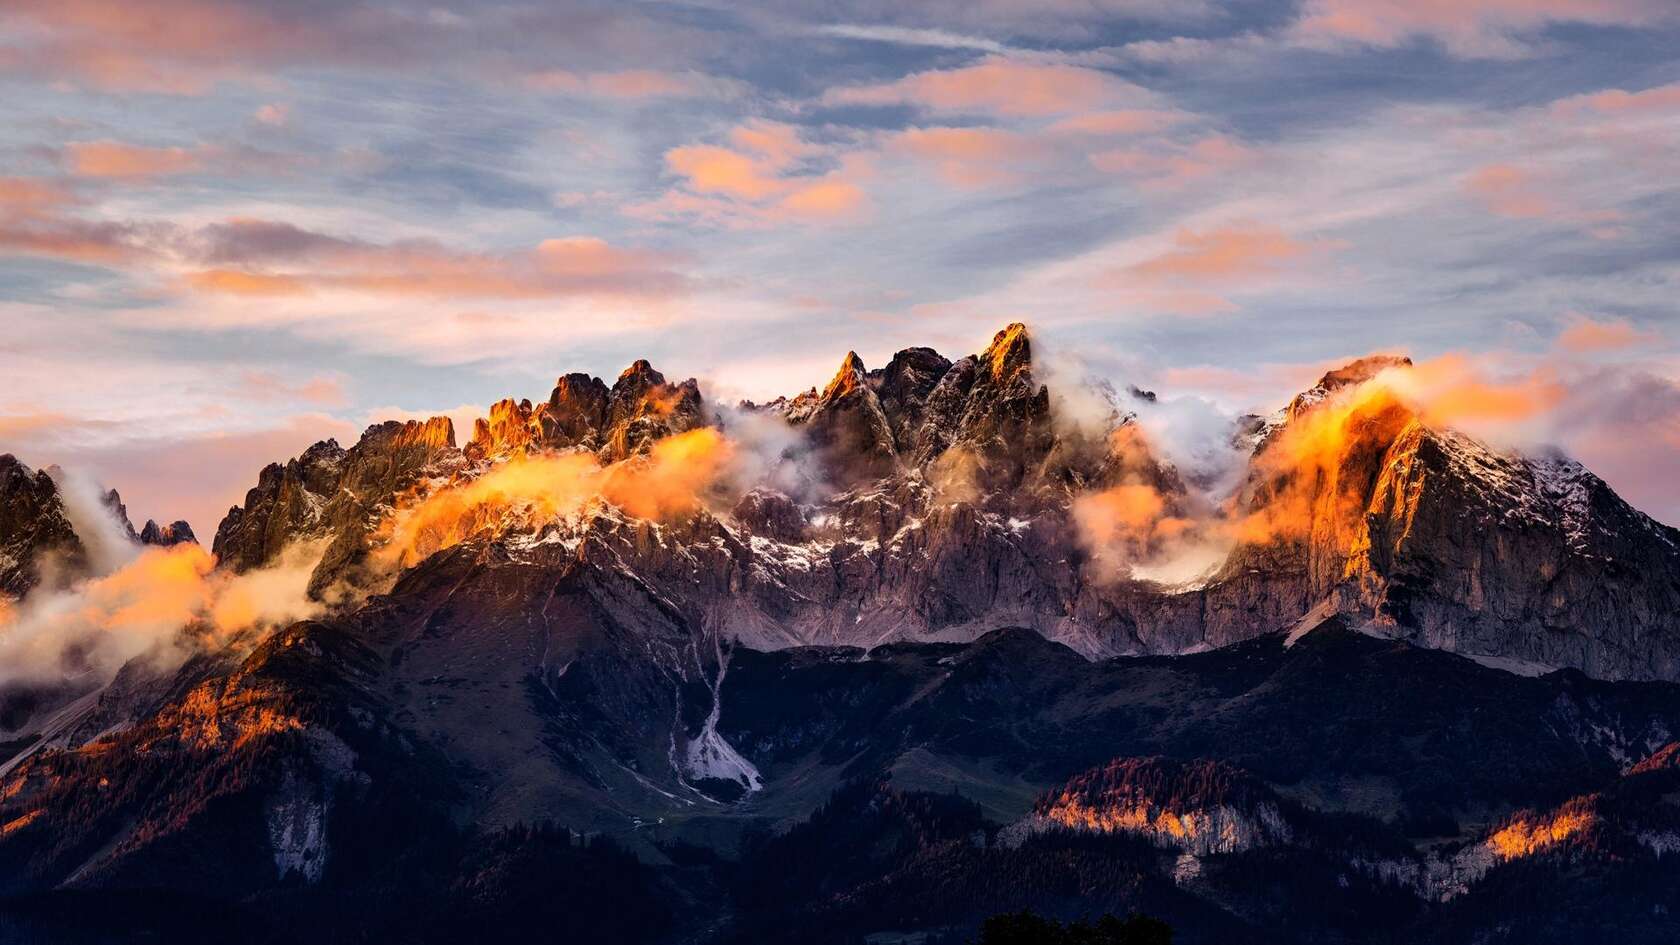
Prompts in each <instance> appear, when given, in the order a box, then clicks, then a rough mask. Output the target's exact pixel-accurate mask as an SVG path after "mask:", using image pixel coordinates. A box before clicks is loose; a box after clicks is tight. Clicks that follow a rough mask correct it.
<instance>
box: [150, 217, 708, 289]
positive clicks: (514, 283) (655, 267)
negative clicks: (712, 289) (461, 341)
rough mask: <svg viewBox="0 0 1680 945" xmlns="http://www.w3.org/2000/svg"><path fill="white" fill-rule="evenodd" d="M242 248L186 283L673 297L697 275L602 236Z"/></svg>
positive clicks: (306, 237) (307, 236)
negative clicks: (524, 245)
mask: <svg viewBox="0 0 1680 945" xmlns="http://www.w3.org/2000/svg"><path fill="white" fill-rule="evenodd" d="M256 225H257V226H263V227H266V225H264V224H256ZM274 232H276V233H278V232H279V231H274ZM293 239H295V240H296V242H291V240H293ZM259 242H260V240H259ZM211 246H212V248H211V250H210V252H209V254H208V255H207V256H206V258H207V259H212V260H214V259H217V258H227V256H228V252H229V248H228V247H227V246H225V245H222V246H217V245H216V241H215V240H214V239H213V240H212V243H211ZM234 255H236V256H237V257H238V258H239V259H240V261H242V262H243V263H245V267H241V268H231V269H230V268H220V267H218V268H212V269H204V270H197V271H190V272H187V273H185V275H184V277H183V280H184V284H185V285H186V286H187V287H189V288H192V289H195V290H198V291H202V292H210V293H219V294H227V295H247V296H274V295H299V294H306V293H310V292H317V291H320V292H334V291H344V292H355V293H364V294H372V295H395V296H409V295H419V296H438V297H445V298H468V297H476V298H502V299H534V298H548V297H554V296H566V295H664V294H669V293H673V292H677V291H680V290H681V289H682V288H683V286H684V285H685V284H686V281H687V280H686V279H685V277H683V276H681V275H679V274H678V273H677V272H676V271H675V270H674V269H672V268H671V266H670V262H671V261H670V260H669V259H667V258H666V257H664V256H662V255H660V254H657V253H649V252H643V251H638V250H629V249H621V248H619V247H616V246H613V245H611V244H609V243H607V242H606V241H605V240H602V239H598V238H594V237H561V238H552V239H546V240H543V241H542V242H541V243H538V244H537V246H536V247H535V248H534V249H531V250H527V251H523V252H509V253H475V252H465V251H461V250H456V249H451V248H448V247H445V246H442V245H439V244H437V243H432V242H429V241H413V242H408V243H391V244H377V243H369V242H363V241H357V240H346V239H339V238H335V237H329V236H325V235H322V234H314V233H307V232H305V231H299V232H298V233H297V234H287V235H285V236H283V237H282V239H281V240H280V241H279V242H278V243H277V244H276V245H274V246H272V247H271V249H270V251H268V252H263V251H261V250H254V251H245V252H238V253H235V254H234ZM230 261H231V260H230ZM265 265H266V267H267V268H261V269H259V268H255V267H258V266H265Z"/></svg>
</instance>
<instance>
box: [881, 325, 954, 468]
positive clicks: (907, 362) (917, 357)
mask: <svg viewBox="0 0 1680 945" xmlns="http://www.w3.org/2000/svg"><path fill="white" fill-rule="evenodd" d="M950 369H951V362H950V361H949V360H947V359H945V358H944V357H942V356H941V355H940V354H939V352H937V351H935V350H933V349H932V348H905V349H904V350H903V351H900V352H898V353H897V354H895V355H893V356H892V360H891V361H889V362H887V366H886V367H885V368H883V369H882V370H881V371H880V372H879V375H878V376H876V375H871V379H872V380H873V381H874V382H875V383H874V386H875V389H876V394H877V395H878V396H879V398H880V401H881V409H882V410H883V411H885V412H886V415H887V421H888V422H889V423H890V424H892V430H893V438H894V439H895V441H896V442H897V444H898V449H899V452H901V453H907V452H911V451H913V450H914V448H915V442H914V441H915V435H916V431H917V429H918V428H919V427H920V426H921V424H922V420H923V417H924V415H925V414H926V408H927V399H928V395H929V394H931V393H933V389H934V387H935V386H936V385H937V384H938V383H939V379H940V378H942V377H944V376H945V372H946V371H949V370H950Z"/></svg>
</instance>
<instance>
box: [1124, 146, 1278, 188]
mask: <svg viewBox="0 0 1680 945" xmlns="http://www.w3.org/2000/svg"><path fill="white" fill-rule="evenodd" d="M1257 158H1258V155H1257V154H1256V152H1255V151H1254V150H1253V149H1252V148H1250V147H1248V146H1247V145H1245V144H1243V143H1242V142H1241V141H1238V140H1237V139H1235V138H1232V137H1230V136H1228V135H1223V134H1208V135H1204V136H1202V137H1199V138H1196V139H1194V140H1192V141H1189V142H1179V141H1174V140H1171V139H1157V140H1154V141H1150V142H1147V143H1145V144H1142V145H1130V146H1126V147H1119V148H1113V149H1111V150H1107V151H1099V152H1097V153H1095V154H1092V155H1091V164H1092V166H1094V167H1096V168H1097V169H1098V170H1101V171H1106V172H1108V173H1110V174H1119V175H1123V176H1126V177H1130V178H1132V179H1134V180H1136V181H1137V182H1138V183H1139V184H1140V185H1142V186H1145V187H1149V188H1152V189H1156V190H1173V189H1182V188H1184V187H1187V186H1189V185H1191V184H1195V183H1198V182H1200V181H1203V180H1204V179H1206V178H1210V177H1215V176H1218V175H1222V174H1228V173H1232V172H1235V171H1238V170H1241V169H1243V168H1245V167H1247V166H1249V165H1251V164H1253V163H1255V162H1256V160H1257Z"/></svg>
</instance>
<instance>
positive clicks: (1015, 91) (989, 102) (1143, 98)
mask: <svg viewBox="0 0 1680 945" xmlns="http://www.w3.org/2000/svg"><path fill="white" fill-rule="evenodd" d="M1152 98H1153V96H1151V95H1150V94H1149V93H1148V92H1146V91H1144V90H1143V89H1141V88H1139V87H1137V86H1135V85H1132V84H1131V83H1129V82H1126V81H1124V80H1122V79H1120V78H1118V77H1116V76H1113V75H1110V74H1109V73H1107V72H1103V71H1101V70H1098V69H1089V68H1085V67H1083V66H1073V65H1066V64H1061V63H1050V62H1029V61H1024V60H1020V59H1015V58H1010V57H1007V56H989V57H987V58H986V59H983V60H981V61H980V62H979V63H977V64H975V65H971V66H963V67H961V68H957V69H943V70H934V71H930V72H917V73H914V74H912V75H908V76H905V77H904V78H902V79H897V80H895V81H892V82H886V83H880V84H876V85H859V86H848V87H842V88H837V89H831V90H829V91H828V92H827V93H826V94H825V95H824V96H823V101H824V102H825V103H827V104H829V105H911V106H915V107H917V108H924V109H928V110H930V111H941V112H965V113H980V114H995V115H1003V116H1009V117H1016V118H1019V117H1045V116H1055V115H1066V114H1070V113H1076V112H1083V111H1089V110H1094V109H1099V108H1103V107H1105V106H1109V105H1113V104H1116V103H1125V102H1130V103H1134V104H1142V103H1147V102H1149V101H1151V100H1152Z"/></svg>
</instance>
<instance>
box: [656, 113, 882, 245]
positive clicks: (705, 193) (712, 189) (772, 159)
mask: <svg viewBox="0 0 1680 945" xmlns="http://www.w3.org/2000/svg"><path fill="white" fill-rule="evenodd" d="M728 141H729V144H728V145H727V146H725V145H712V144H696V145H683V146H681V147H676V148H672V149H670V150H669V151H666V152H665V166H666V168H667V169H668V170H669V171H670V172H671V173H672V174H673V175H675V176H676V177H678V178H679V179H680V180H681V181H682V185H681V188H680V189H678V190H672V191H668V192H667V193H666V194H665V195H664V196H663V197H660V198H659V199H657V200H654V201H649V202H645V203H642V204H637V205H633V206H631V207H629V208H627V210H626V213H628V214H629V215H630V216H633V217H641V218H644V219H655V220H673V219H690V220H694V221H697V222H702V223H707V224H710V225H719V226H767V225H775V224H781V223H790V222H793V223H819V222H856V221H858V220H860V219H862V218H863V217H864V216H865V215H866V214H867V213H868V210H869V200H868V196H867V194H865V192H864V190H863V188H862V186H861V182H862V180H863V179H864V178H866V177H868V176H869V174H870V173H871V170H872V168H871V165H870V163H869V161H868V160H867V158H866V157H864V156H863V155H860V154H846V153H842V152H841V151H840V150H839V149H836V148H831V147H823V146H819V145H816V144H813V143H811V142H809V141H807V140H805V139H804V138H803V137H802V136H801V135H800V133H799V131H798V129H796V128H794V127H793V126H791V125H786V124H782V123H779V122H771V121H762V120H756V121H750V122H747V123H744V124H741V125H737V126H735V127H734V128H732V129H730V131H729V134H728Z"/></svg>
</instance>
